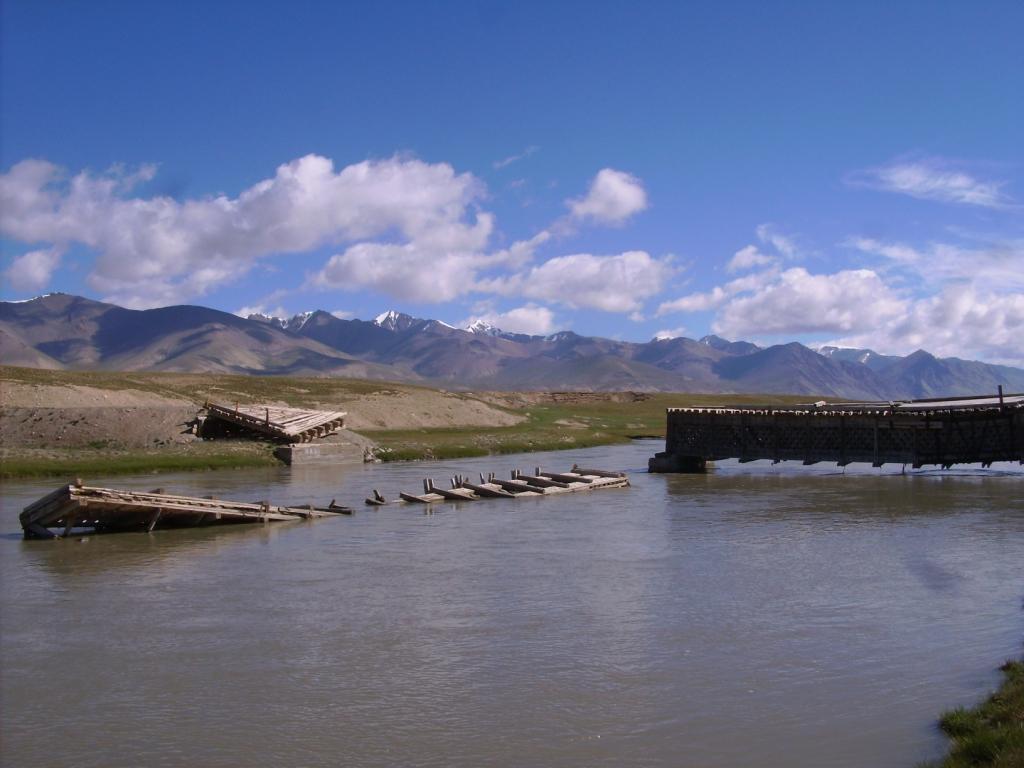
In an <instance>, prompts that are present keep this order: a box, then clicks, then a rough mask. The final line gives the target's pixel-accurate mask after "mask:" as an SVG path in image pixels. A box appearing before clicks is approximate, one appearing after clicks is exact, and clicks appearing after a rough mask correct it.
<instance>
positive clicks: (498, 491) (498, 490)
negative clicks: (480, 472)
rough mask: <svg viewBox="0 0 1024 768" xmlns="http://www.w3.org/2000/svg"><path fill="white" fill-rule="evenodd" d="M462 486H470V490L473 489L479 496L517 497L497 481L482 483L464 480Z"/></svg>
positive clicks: (496, 497)
mask: <svg viewBox="0 0 1024 768" xmlns="http://www.w3.org/2000/svg"><path fill="white" fill-rule="evenodd" d="M462 487H463V488H468V489H469V490H471V491H473V493H475V494H476V495H477V496H484V497H487V498H493V499H499V498H501V499H512V498H515V494H514V493H512V492H510V491H506V490H505V489H504V488H502V487H501V486H500V485H498V484H497V483H484V484H482V485H481V484H479V483H470V482H464V483H463V484H462Z"/></svg>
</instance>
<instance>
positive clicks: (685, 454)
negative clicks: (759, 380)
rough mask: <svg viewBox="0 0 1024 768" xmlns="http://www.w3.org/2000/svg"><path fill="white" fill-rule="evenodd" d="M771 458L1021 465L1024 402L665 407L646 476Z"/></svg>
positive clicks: (1011, 398) (1021, 398)
mask: <svg viewBox="0 0 1024 768" xmlns="http://www.w3.org/2000/svg"><path fill="white" fill-rule="evenodd" d="M721 459H739V461H741V462H747V461H755V460H758V459H770V460H771V461H773V462H779V461H793V460H795V461H802V462H803V463H804V464H815V463H817V462H819V461H829V462H831V461H834V462H836V463H837V464H838V465H840V466H845V465H846V464H849V463H851V462H867V463H870V464H872V465H873V466H875V467H880V466H882V465H883V464H887V463H896V464H909V465H911V466H913V467H914V468H915V469H916V468H918V467H921V466H924V465H926V464H928V465H937V466H941V467H945V468H948V467H951V466H952V465H954V464H975V463H980V464H983V465H985V466H987V465H989V464H991V463H992V462H994V461H1018V462H1024V395H1003V393H1002V389H1001V388H1000V392H999V394H998V395H994V396H991V397H963V398H946V399H933V400H909V401H903V402H877V403H828V402H825V401H820V402H817V403H811V404H807V405H798V406H794V407H773V406H765V407H737V408H697V407H694V408H670V409H669V410H668V429H667V432H666V438H665V451H664V452H663V453H659V454H657V455H656V456H655V457H654V458H652V459H651V460H650V462H649V464H648V467H649V469H650V471H651V472H702V471H704V469H705V467H706V464H707V462H708V461H716V460H721Z"/></svg>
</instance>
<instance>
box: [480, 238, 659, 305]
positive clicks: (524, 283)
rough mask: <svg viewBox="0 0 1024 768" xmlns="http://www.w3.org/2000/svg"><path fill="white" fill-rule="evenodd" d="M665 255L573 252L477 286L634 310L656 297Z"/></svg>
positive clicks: (541, 297) (643, 252) (550, 298)
mask: <svg viewBox="0 0 1024 768" xmlns="http://www.w3.org/2000/svg"><path fill="white" fill-rule="evenodd" d="M670 262H671V259H670V258H669V257H665V258H661V259H656V258H653V257H652V256H651V255H650V254H648V253H646V252H645V251H626V252H625V253H620V254H617V255H614V256H595V255H593V254H589V253H577V254H573V255H570V256H557V257H555V258H553V259H548V260H547V261H545V262H544V263H543V264H540V265H537V266H535V267H532V268H531V269H529V270H528V271H526V272H522V273H519V274H517V275H514V276H512V277H510V278H507V279H499V280H493V281H490V282H488V283H486V284H484V285H482V286H481V287H482V288H484V289H487V290H490V291H493V292H495V293H503V294H507V295H521V296H525V297H527V298H531V299H538V300H541V301H549V302H552V303H560V304H565V305H567V306H569V307H573V308H589V309H600V310H604V311H605V312H636V311H639V310H640V308H641V306H642V303H643V300H644V299H647V298H649V297H651V296H654V295H655V294H657V293H659V292H660V291H661V290H662V289H663V288H664V286H665V283H666V281H667V280H668V279H669V277H670V276H671V275H672V274H673V272H674V269H673V268H672V265H671V263H670Z"/></svg>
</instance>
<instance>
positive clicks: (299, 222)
mask: <svg viewBox="0 0 1024 768" xmlns="http://www.w3.org/2000/svg"><path fill="white" fill-rule="evenodd" d="M147 177H151V171H150V170H145V171H142V172H136V173H135V174H127V173H125V172H123V170H115V171H114V172H108V173H106V174H101V175H94V174H91V173H89V172H82V173H79V174H77V175H76V176H74V177H71V178H70V179H69V178H67V177H66V174H65V173H64V172H63V171H62V170H61V169H60V168H58V167H57V166H55V165H53V164H51V163H48V162H46V161H41V160H26V161H23V162H21V163H18V164H17V165H15V166H14V167H13V168H12V169H11V170H10V171H9V172H8V173H6V174H4V175H2V176H0V232H2V233H3V235H5V236H7V237H10V238H13V239H16V240H20V241H22V242H28V243H35V242H46V243H53V244H56V245H63V244H67V243H72V242H77V243H82V244H84V245H86V246H88V247H90V248H92V249H94V250H96V251H97V253H98V254H99V255H98V258H97V260H96V263H95V266H94V269H93V271H92V274H91V275H90V276H89V282H90V284H91V285H92V286H93V287H94V288H96V289H97V290H99V291H102V292H104V293H106V294H107V298H108V299H110V300H112V301H117V302H119V303H122V304H126V305H129V306H152V305H155V304H159V303H166V302H168V301H169V300H170V301H180V300H181V299H182V298H184V297H186V296H189V295H193V296H194V295H199V294H202V293H204V292H206V291H208V290H209V289H210V288H212V287H214V286H215V285H219V284H222V283H224V282H226V281H228V280H233V279H237V277H238V276H239V275H240V274H243V273H244V272H245V271H247V270H248V269H250V268H251V267H252V265H253V263H254V262H255V261H256V260H257V259H259V258H261V257H264V256H267V255H270V254H282V253H296V252H304V251H309V250H311V249H313V248H316V247H320V246H322V245H325V244H329V243H332V242H351V243H356V244H359V243H360V242H361V241H367V240H370V239H372V238H381V237H387V238H388V240H389V243H387V244H379V243H371V244H368V245H376V246H379V247H382V248H390V249H397V250H390V251H388V254H389V258H390V259H391V263H395V262H396V261H398V260H401V261H402V263H405V264H409V265H411V266H416V265H421V266H422V259H424V258H425V259H430V258H432V257H433V256H434V255H437V254H442V255H444V256H448V257H450V255H451V254H458V253H463V252H465V251H467V250H470V249H474V248H479V247H481V246H482V245H483V243H484V242H485V241H486V239H487V236H488V235H489V234H490V231H491V228H492V225H493V220H492V218H491V216H490V215H489V214H487V213H482V212H476V211H475V210H473V206H474V204H475V202H476V201H477V200H478V199H479V198H480V197H481V196H482V194H483V186H482V185H481V183H480V182H479V181H478V180H477V179H476V178H475V177H473V176H472V175H471V174H457V173H456V172H455V171H454V170H453V169H452V167H451V166H449V165H448V164H445V163H437V164H429V163H425V162H422V161H420V160H416V159H408V158H401V157H394V158H390V159H387V160H373V161H365V162H362V163H357V164H354V165H350V166H347V167H345V168H342V169H341V170H339V171H336V170H335V169H334V165H333V163H332V161H331V160H330V159H328V158H326V157H321V156H319V155H307V156H305V157H302V158H299V159H297V160H294V161H292V162H290V163H285V164H284V165H281V166H280V167H279V168H278V169H277V171H276V173H275V174H274V176H273V177H271V178H268V179H264V180H263V181H260V182H258V183H257V184H254V185H253V186H251V187H249V188H248V189H246V190H244V191H243V192H242V193H241V194H240V195H238V196H237V197H234V198H232V197H228V196H224V195H221V196H217V197H208V198H199V199H190V200H185V201H183V202H178V201H176V200H173V199H171V198H167V197H152V198H143V197H130V196H128V195H127V193H128V192H129V191H130V188H131V185H132V184H133V183H135V182H137V181H139V180H144V179H145V178H147ZM346 253H347V251H346ZM402 253H404V254H405V256H404V259H399V258H398V255H396V254H402ZM371 255H372V254H371ZM417 257H421V258H419V259H418V258H417Z"/></svg>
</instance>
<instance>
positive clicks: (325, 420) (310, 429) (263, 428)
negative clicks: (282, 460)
mask: <svg viewBox="0 0 1024 768" xmlns="http://www.w3.org/2000/svg"><path fill="white" fill-rule="evenodd" d="M204 407H205V408H206V421H205V422H204V424H203V428H204V431H206V430H207V429H208V424H209V422H210V420H211V419H212V420H213V421H214V422H217V421H219V422H223V423H224V424H226V425H229V426H232V427H235V428H241V429H243V430H246V431H248V432H254V433H256V434H258V435H262V436H263V437H267V438H270V439H271V440H279V441H283V442H289V443H306V442H309V441H310V440H316V439H317V438H321V437H326V436H327V435H330V434H333V433H334V432H337V431H338V430H339V429H341V428H343V427H344V426H345V417H346V416H347V415H348V412H346V411H311V410H307V409H303V408H281V407H278V406H271V405H235V407H234V408H231V407H230V406H226V405H217V404H216V403H211V402H207V403H206V404H205V406H204Z"/></svg>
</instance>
